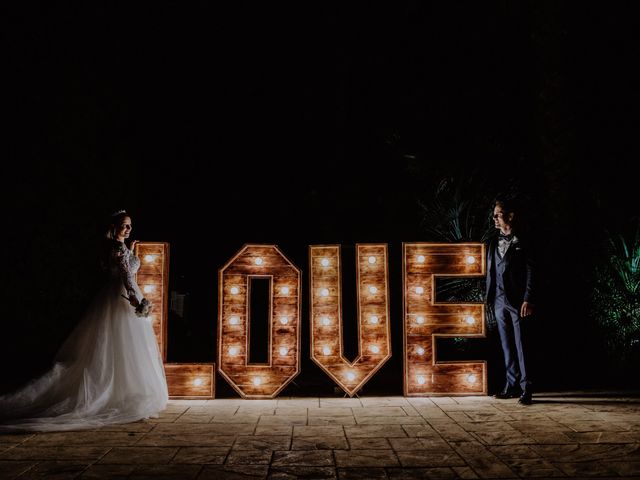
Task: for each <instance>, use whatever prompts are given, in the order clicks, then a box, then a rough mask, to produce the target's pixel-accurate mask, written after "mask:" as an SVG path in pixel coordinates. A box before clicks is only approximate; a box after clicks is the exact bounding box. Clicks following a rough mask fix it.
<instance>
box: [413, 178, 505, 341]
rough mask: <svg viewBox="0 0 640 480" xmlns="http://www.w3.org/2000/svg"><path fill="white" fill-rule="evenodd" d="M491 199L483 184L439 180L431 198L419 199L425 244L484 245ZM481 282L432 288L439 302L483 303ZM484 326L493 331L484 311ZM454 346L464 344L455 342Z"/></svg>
mask: <svg viewBox="0 0 640 480" xmlns="http://www.w3.org/2000/svg"><path fill="white" fill-rule="evenodd" d="M492 200H493V198H492V197H491V196H489V195H488V194H487V192H486V189H485V188H484V184H483V182H481V181H478V179H476V178H474V177H473V176H469V177H465V178H454V177H445V178H442V179H441V180H440V182H439V184H438V186H437V188H436V189H435V192H434V195H433V197H431V198H428V199H419V200H418V204H419V205H420V207H421V208H422V211H423V217H422V224H421V226H422V228H423V230H424V232H425V237H426V240H427V241H435V242H447V243H457V242H485V241H486V240H487V239H488V238H489V235H490V234H491V232H492V231H493V224H492V222H491V213H492V209H493V201H492ZM484 282H485V280H484V278H447V279H440V280H438V282H437V285H436V298H437V299H438V300H439V301H456V302H482V301H484V284H485V283H484ZM487 325H488V327H489V329H493V328H495V319H494V317H493V315H492V312H491V311H490V309H487ZM457 340H458V341H457V342H456V343H458V344H460V346H462V344H466V342H464V341H462V340H466V339H457Z"/></svg>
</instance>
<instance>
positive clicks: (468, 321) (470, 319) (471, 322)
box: [464, 315, 476, 325]
mask: <svg viewBox="0 0 640 480" xmlns="http://www.w3.org/2000/svg"><path fill="white" fill-rule="evenodd" d="M464 321H465V322H467V323H468V324H469V325H473V324H474V323H476V319H475V318H473V317H472V316H471V315H469V316H468V317H467V318H465V319H464Z"/></svg>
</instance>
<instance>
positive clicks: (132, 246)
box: [129, 240, 138, 252]
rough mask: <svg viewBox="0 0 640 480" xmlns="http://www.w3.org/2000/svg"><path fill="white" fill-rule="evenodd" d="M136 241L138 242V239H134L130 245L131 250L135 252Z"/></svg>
mask: <svg viewBox="0 0 640 480" xmlns="http://www.w3.org/2000/svg"><path fill="white" fill-rule="evenodd" d="M136 243H138V240H133V241H132V242H131V246H130V247H129V250H131V251H132V252H133V251H134V250H135V248H136Z"/></svg>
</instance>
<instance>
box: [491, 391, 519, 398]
mask: <svg viewBox="0 0 640 480" xmlns="http://www.w3.org/2000/svg"><path fill="white" fill-rule="evenodd" d="M521 393H522V392H521V391H520V390H510V389H508V388H505V389H504V390H502V391H501V392H500V393H496V394H495V395H494V396H493V398H497V399H498V400H506V399H507V398H516V397H519V396H520V394H521Z"/></svg>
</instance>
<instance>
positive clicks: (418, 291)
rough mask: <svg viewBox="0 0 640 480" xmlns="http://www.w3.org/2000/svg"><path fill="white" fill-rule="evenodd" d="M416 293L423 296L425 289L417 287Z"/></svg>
mask: <svg viewBox="0 0 640 480" xmlns="http://www.w3.org/2000/svg"><path fill="white" fill-rule="evenodd" d="M416 293H417V294H418V295H422V294H423V293H424V288H422V287H416Z"/></svg>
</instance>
